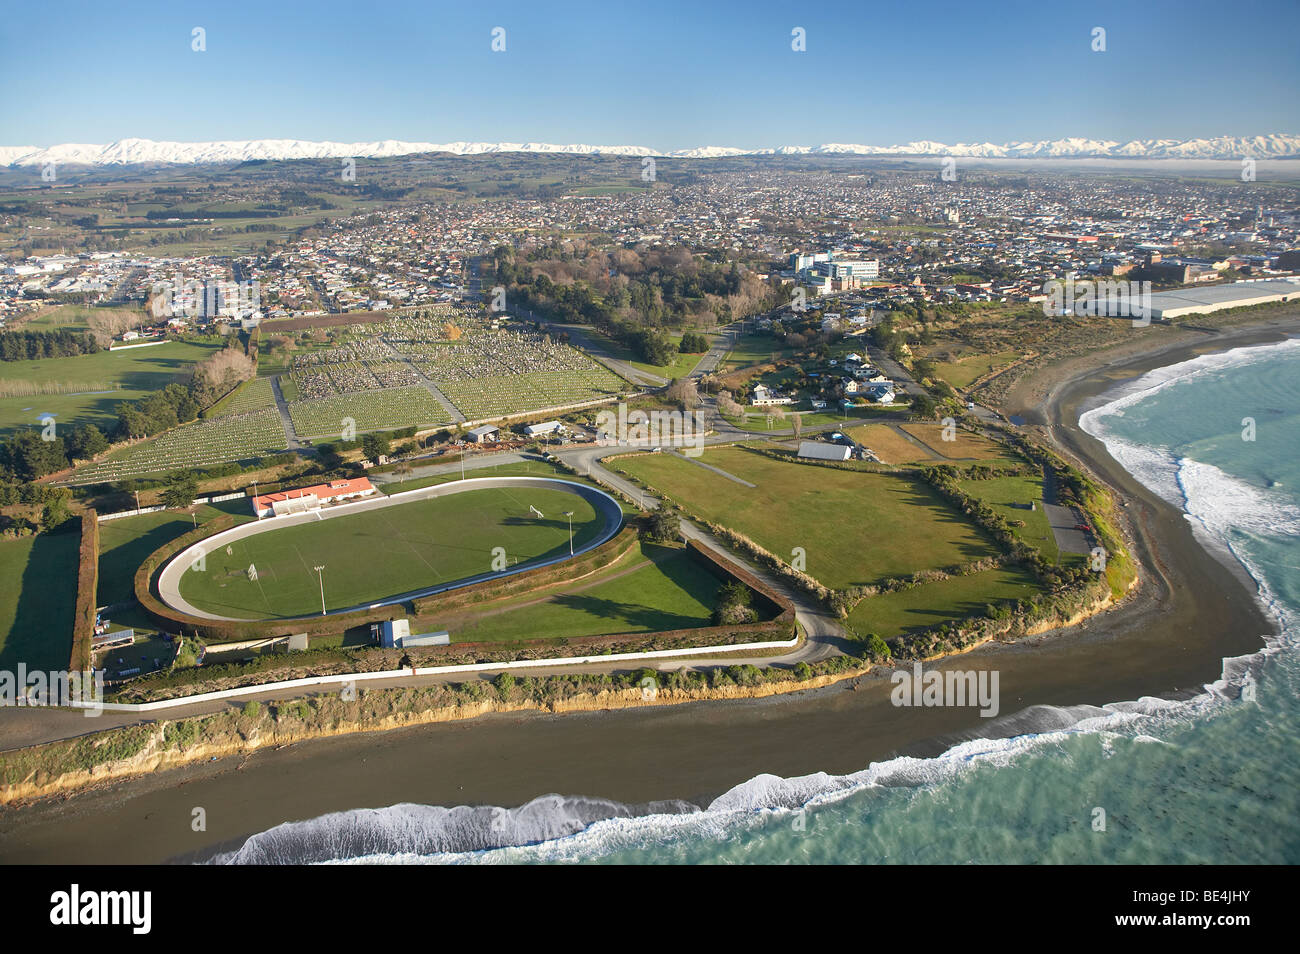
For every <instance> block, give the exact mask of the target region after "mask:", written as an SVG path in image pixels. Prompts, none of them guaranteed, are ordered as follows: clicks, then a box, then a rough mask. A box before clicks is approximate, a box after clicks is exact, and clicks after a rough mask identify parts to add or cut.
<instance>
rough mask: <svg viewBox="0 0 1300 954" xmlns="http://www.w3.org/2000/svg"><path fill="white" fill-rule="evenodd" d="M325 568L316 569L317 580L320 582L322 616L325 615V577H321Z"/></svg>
mask: <svg viewBox="0 0 1300 954" xmlns="http://www.w3.org/2000/svg"><path fill="white" fill-rule="evenodd" d="M323 569H325V567H323V566H318V567H316V579H318V580H320V614H321V615H322V616H324V615H325V577H324V576H322V575H321V570H323Z"/></svg>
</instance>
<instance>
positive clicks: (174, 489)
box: [162, 470, 199, 509]
mask: <svg viewBox="0 0 1300 954" xmlns="http://www.w3.org/2000/svg"><path fill="white" fill-rule="evenodd" d="M198 492H199V478H198V477H196V476H195V475H194V472H193V471H190V470H176V471H172V473H170V474H168V475H167V483H166V484H165V485H164V486H163V493H162V500H163V506H165V507H171V508H173V509H176V508H180V507H188V506H189V505H190V504H191V503H193V502H194V495H195V494H197V493H198Z"/></svg>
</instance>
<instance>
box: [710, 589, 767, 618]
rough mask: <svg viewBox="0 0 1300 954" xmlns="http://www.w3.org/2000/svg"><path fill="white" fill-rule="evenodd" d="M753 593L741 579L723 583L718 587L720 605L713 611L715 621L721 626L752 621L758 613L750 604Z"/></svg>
mask: <svg viewBox="0 0 1300 954" xmlns="http://www.w3.org/2000/svg"><path fill="white" fill-rule="evenodd" d="M752 600H753V594H752V593H750V590H749V587H748V586H746V585H745V584H744V583H741V582H740V581H739V580H732V581H731V582H730V583H723V584H722V586H720V587H719V588H718V605H717V607H716V608H715V609H714V611H713V621H714V623H716V624H717V625H719V626H724V625H727V624H729V623H752V622H753V621H754V620H756V619H758V614H757V613H755V612H754V610H753V608H752V607H751V606H750V602H751V601H752Z"/></svg>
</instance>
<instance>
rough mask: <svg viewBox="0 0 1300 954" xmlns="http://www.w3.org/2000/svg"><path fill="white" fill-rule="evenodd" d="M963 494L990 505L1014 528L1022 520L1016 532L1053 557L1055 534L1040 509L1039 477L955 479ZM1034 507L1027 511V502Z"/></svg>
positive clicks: (1040, 487) (1041, 507)
mask: <svg viewBox="0 0 1300 954" xmlns="http://www.w3.org/2000/svg"><path fill="white" fill-rule="evenodd" d="M957 486H959V487H960V488H961V489H962V490H964V491H965V492H966V493H968V494H970V495H971V496H972V497H975V498H976V499H978V500H982V501H983V502H984V503H986V504H988V505H989V506H990V507H992V508H993V509H994V510H995V511H996V512H997V513H998V514H999V515H1000V516H1002V517H1005V518H1006V519H1007V520H1008V521H1010V522H1011V523H1012V525H1013V527H1014V525H1015V523H1016V522H1017V521H1021V520H1023V521H1024V523H1025V525H1024V526H1023V527H1015V533H1016V535H1017V536H1018V537H1020V539H1022V540H1024V541H1025V542H1026V543H1028V544H1029V545H1030V546H1034V547H1038V549H1040V550H1042V551H1043V556H1045V557H1046V558H1047V559H1049V560H1055V559H1056V558H1057V556H1058V555H1059V553H1060V550H1059V549H1058V548H1057V546H1056V536H1055V535H1054V534H1053V533H1052V525H1051V524H1050V523H1049V522H1048V520H1047V512H1046V511H1045V510H1043V480H1042V478H1041V477H1038V476H1032V477H994V478H992V479H990V480H960V481H958V482H957ZM1031 504H1032V505H1034V509H1033V510H1030V509H1029V508H1030V505H1031Z"/></svg>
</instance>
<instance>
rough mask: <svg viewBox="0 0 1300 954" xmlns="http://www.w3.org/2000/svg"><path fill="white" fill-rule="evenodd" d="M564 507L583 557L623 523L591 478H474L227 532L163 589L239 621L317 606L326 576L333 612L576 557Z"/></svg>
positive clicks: (194, 553)
mask: <svg viewBox="0 0 1300 954" xmlns="http://www.w3.org/2000/svg"><path fill="white" fill-rule="evenodd" d="M530 508H536V511H538V512H540V513H541V514H542V515H543V516H540V517H539V516H538V515H537V512H534V510H533V509H530ZM566 510H567V511H572V512H573V549H574V553H575V554H578V553H582V552H585V551H586V550H588V549H591V548H592V547H595V546H598V545H600V544H601V543H604V542H605V541H606V540H608V539H610V538H611V537H612V536H613V535H614V534H615V533H617V532H618V530H619V528H620V526H621V524H622V511H621V508H620V507H619V505H618V504H617V502H616V501H614V500H613V498H611V497H609V496H608V495H606V494H604V493H603V492H602V491H600V490H598V489H596V488H594V487H591V486H588V485H585V484H579V483H574V482H572V481H564V480H556V479H550V478H537V477H498V478H491V477H488V478H471V479H469V480H464V481H456V482H454V483H450V484H441V485H438V486H434V487H425V488H421V489H418V490H413V491H408V492H406V493H401V494H394V495H392V496H389V497H374V498H369V499H367V500H362V501H358V502H355V503H351V504H344V505H341V506H335V507H330V508H324V509H322V510H319V511H310V512H307V513H303V514H293V515H290V516H283V517H274V518H268V519H266V520H262V521H258V522H254V523H248V524H244V525H242V526H239V527H235V528H233V529H231V530H227V531H224V532H222V533H219V534H216V535H215V536H213V537H209V538H208V539H206V540H204V541H201V542H200V543H198V544H195V545H194V546H191V547H189V548H188V549H186V550H185V551H183V552H182V553H180V554H178V555H177V556H176V557H174V558H173V559H172V561H171V562H170V563H169V564H168V565H167V566H166V567H165V568H164V570H163V572H162V574H161V575H160V576H159V579H158V589H159V595H160V596H161V597H162V599H163V601H164V602H166V603H167V604H168V605H170V606H171V607H172V608H173V609H178V610H181V611H182V612H185V613H189V614H191V615H194V616H200V617H203V618H207V619H232V620H241V619H243V620H252V619H292V618H297V617H308V616H315V615H319V614H320V612H321V585H322V581H323V585H324V591H325V595H324V600H325V607H326V610H327V611H328V612H329V613H338V612H346V611H349V610H354V609H358V608H363V607H369V606H378V605H387V604H391V603H396V602H402V601H405V600H409V599H413V598H415V597H418V596H425V595H429V594H432V593H437V592H441V591H443V590H447V589H453V588H455V587H458V586H464V585H466V584H468V583H471V582H478V581H479V580H483V579H492V578H495V577H499V576H502V575H507V574H511V573H516V572H519V571H521V570H525V569H530V568H532V567H536V566H540V565H545V564H548V563H554V562H559V561H561V560H566V559H569V520H568V518H567V517H565V516H564V511H566ZM200 556H201V557H202V560H201V561H199V562H198V564H197V568H196V566H195V564H196V561H197V560H198V558H199V557H200ZM250 566H252V567H255V568H256V570H255V573H250V572H249V567H250ZM317 566H323V567H324V570H322V571H321V575H320V576H319V577H318V575H317V572H316V570H315V567H317Z"/></svg>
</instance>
